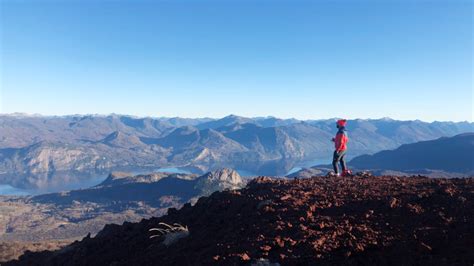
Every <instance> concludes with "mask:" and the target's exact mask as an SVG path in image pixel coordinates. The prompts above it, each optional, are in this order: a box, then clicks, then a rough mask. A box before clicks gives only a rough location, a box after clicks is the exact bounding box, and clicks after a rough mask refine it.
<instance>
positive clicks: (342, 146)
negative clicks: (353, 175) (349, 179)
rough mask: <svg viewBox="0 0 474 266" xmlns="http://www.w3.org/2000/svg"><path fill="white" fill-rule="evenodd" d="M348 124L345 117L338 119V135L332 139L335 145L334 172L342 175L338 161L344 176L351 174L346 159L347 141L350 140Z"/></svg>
mask: <svg viewBox="0 0 474 266" xmlns="http://www.w3.org/2000/svg"><path fill="white" fill-rule="evenodd" d="M346 124H347V120H345V119H341V120H337V122H336V127H337V129H338V131H337V134H336V137H334V138H333V139H332V141H334V146H335V150H334V155H333V159H332V166H333V168H334V173H335V174H336V175H337V176H340V173H339V167H338V163H340V164H341V167H342V175H343V176H345V175H348V174H350V172H349V170H347V166H346V161H345V159H344V157H345V155H346V151H347V142H348V141H349V138H348V137H347V133H346Z"/></svg>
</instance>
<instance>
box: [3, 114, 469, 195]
mask: <svg viewBox="0 0 474 266" xmlns="http://www.w3.org/2000/svg"><path fill="white" fill-rule="evenodd" d="M334 122H335V119H327V120H307V121H300V120H296V119H278V118H274V117H265V118H245V117H239V116H235V115H231V116H227V117H224V118H222V119H211V118H202V119H185V118H149V117H148V118H138V117H132V116H125V115H109V116H98V115H73V116H26V115H1V116H0V129H1V130H0V183H1V184H9V185H12V186H15V187H21V188H44V187H49V186H55V185H57V186H60V185H61V184H63V183H69V182H79V181H80V180H84V179H87V178H90V177H91V176H94V175H95V176H97V175H99V174H100V175H104V174H105V173H107V172H110V171H132V172H134V171H139V172H140V171H141V172H143V171H148V172H150V171H153V170H155V169H157V168H162V167H177V168H182V169H185V170H188V171H191V172H193V173H198V174H203V173H205V172H208V171H211V170H215V169H218V168H222V167H229V168H233V169H238V170H242V171H246V172H249V173H251V174H252V175H285V174H287V173H288V171H290V170H291V169H293V168H294V167H301V166H311V165H315V164H317V163H321V162H324V161H327V162H329V161H330V160H331V154H332V150H333V147H332V146H333V143H332V142H331V141H330V140H331V138H332V137H333V135H334V134H335V131H336V128H335V123H334ZM347 129H348V132H349V137H350V153H349V154H348V156H349V158H354V157H356V156H359V155H363V154H373V153H376V152H379V151H382V150H390V149H395V148H398V147H399V146H400V145H403V144H408V143H414V142H418V141H425V140H433V139H436V138H439V137H445V136H454V135H457V134H460V133H465V132H473V131H474V124H473V123H469V122H459V123H454V122H433V123H426V122H422V121H418V120H415V121H397V120H392V119H375V120H364V119H355V120H350V121H349V123H348V126H347Z"/></svg>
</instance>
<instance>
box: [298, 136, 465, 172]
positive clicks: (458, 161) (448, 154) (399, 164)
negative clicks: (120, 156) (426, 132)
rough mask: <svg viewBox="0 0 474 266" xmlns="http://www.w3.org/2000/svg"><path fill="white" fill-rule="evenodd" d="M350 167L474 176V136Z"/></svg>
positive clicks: (414, 146) (360, 160) (363, 159)
mask: <svg viewBox="0 0 474 266" xmlns="http://www.w3.org/2000/svg"><path fill="white" fill-rule="evenodd" d="M347 165H348V167H349V168H350V169H351V170H352V171H353V172H360V171H370V172H371V173H373V174H377V175H397V176H407V175H418V174H421V175H425V176H431V177H465V176H474V133H464V134H460V135H456V136H454V137H442V138H439V139H435V140H428V141H420V142H416V143H411V144H403V145H401V146H400V147H399V148H397V149H394V150H386V151H381V152H377V153H375V154H373V155H361V156H358V157H356V158H354V159H352V160H351V161H349V162H348V163H347ZM331 170H332V166H331V165H316V166H313V167H311V168H305V169H302V170H300V171H298V172H295V173H292V174H290V175H289V177H300V178H308V177H312V176H317V175H322V174H325V173H327V172H328V171H331Z"/></svg>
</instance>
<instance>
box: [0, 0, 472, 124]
mask: <svg viewBox="0 0 474 266" xmlns="http://www.w3.org/2000/svg"><path fill="white" fill-rule="evenodd" d="M0 8H1V17H0V23H1V58H0V59H1V64H0V67H1V70H0V71H1V72H0V73H1V76H0V78H1V83H0V85H1V90H0V97H1V101H0V112H1V113H13V112H26V113H40V114H46V115H63V114H86V113H92V114H95V113H99V114H108V113H120V114H131V115H138V116H182V117H222V116H225V115H228V114H237V115H242V116H267V115H272V116H277V117H282V118H287V117H295V118H300V119H318V118H330V117H346V118H379V117H392V118H395V119H404V120H407V119H421V120H426V121H433V120H454V121H460V120H469V121H472V120H473V102H474V97H473V65H472V64H473V47H472V46H473V43H472V35H473V20H472V19H473V18H472V17H473V13H472V12H473V2H472V1H469V0H468V1H456V0H454V1H453V0H450V1H447V0H446V1H402V0H398V1H375V0H374V1H356V0H354V1H349V0H347V1H269V0H267V1H262V0H260V1H258V0H257V1H250V0H242V1H229V0H223V1H217V0H216V1H198V0H196V1H179V0H177V1H171V0H170V1H135V0H133V1H132V0H130V1H114V0H103V1H93V0H84V1H77V0H57V1H41V0H31V1H28V0H0Z"/></svg>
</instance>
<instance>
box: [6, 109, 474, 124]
mask: <svg viewBox="0 0 474 266" xmlns="http://www.w3.org/2000/svg"><path fill="white" fill-rule="evenodd" d="M0 116H12V117H13V116H19V117H71V116H95V117H108V116H128V117H133V118H152V119H172V118H181V119H212V120H219V119H223V118H226V117H232V116H235V117H242V118H249V119H258V118H275V119H281V120H297V121H301V122H306V121H322V120H326V121H327V120H336V119H347V120H349V121H350V120H394V121H400V122H423V123H436V122H438V123H448V122H451V123H470V124H472V123H474V121H472V120H471V121H468V120H457V121H455V120H432V121H427V120H421V119H406V120H404V119H395V118H391V117H388V116H384V117H380V118H360V117H359V118H342V117H329V118H311V119H299V118H295V117H288V118H281V117H276V116H273V115H266V116H252V117H248V116H241V115H237V114H228V115H225V116H222V117H210V116H205V117H181V116H150V115H132V114H120V113H108V114H103V113H76V114H54V115H53V114H51V115H45V114H40V113H25V112H13V113H4V112H0Z"/></svg>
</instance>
